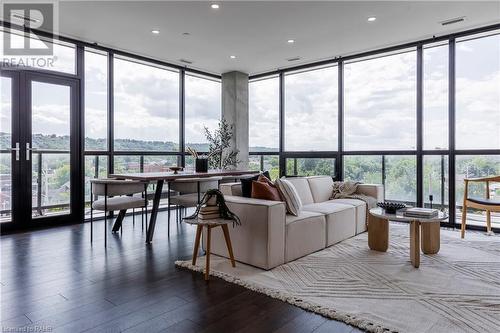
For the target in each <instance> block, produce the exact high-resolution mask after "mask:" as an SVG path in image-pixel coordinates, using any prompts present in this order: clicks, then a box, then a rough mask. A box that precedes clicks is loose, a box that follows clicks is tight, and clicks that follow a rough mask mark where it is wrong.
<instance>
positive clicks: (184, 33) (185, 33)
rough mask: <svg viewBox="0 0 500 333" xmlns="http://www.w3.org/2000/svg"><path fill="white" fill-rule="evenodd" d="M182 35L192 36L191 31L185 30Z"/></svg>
mask: <svg viewBox="0 0 500 333" xmlns="http://www.w3.org/2000/svg"><path fill="white" fill-rule="evenodd" d="M182 35H183V36H190V35H191V34H190V33H189V32H183V33H182Z"/></svg>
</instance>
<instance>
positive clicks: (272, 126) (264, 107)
mask: <svg viewBox="0 0 500 333" xmlns="http://www.w3.org/2000/svg"><path fill="white" fill-rule="evenodd" d="M279 86H280V85H279V77H278V76H271V77H264V78H260V79H257V80H253V81H251V82H250V83H249V85H248V90H249V91H248V104H249V151H250V156H249V168H250V169H251V170H261V171H269V172H270V175H271V178H273V179H274V178H277V177H278V176H279V157H278V155H275V153H277V152H278V151H279V146H280V130H279V104H280V102H279Z"/></svg>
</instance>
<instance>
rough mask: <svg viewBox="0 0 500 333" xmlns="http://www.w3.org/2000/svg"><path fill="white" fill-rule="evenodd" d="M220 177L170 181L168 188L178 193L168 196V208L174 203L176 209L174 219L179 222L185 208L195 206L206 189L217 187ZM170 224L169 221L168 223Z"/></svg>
mask: <svg viewBox="0 0 500 333" xmlns="http://www.w3.org/2000/svg"><path fill="white" fill-rule="evenodd" d="M221 180H222V177H206V178H203V177H202V178H189V179H176V180H175V181H173V182H171V183H170V189H172V190H173V191H176V192H177V193H179V194H178V195H175V196H172V197H170V202H169V203H168V209H169V211H170V209H171V206H172V205H174V206H175V209H176V220H177V222H180V221H181V219H182V216H183V213H185V212H186V210H187V208H190V207H196V206H197V205H198V203H199V202H200V200H201V198H203V195H204V194H205V192H206V191H208V190H210V189H218V188H219V185H220V181H221ZM169 224H170V223H169ZM168 234H169V235H170V225H169V226H168Z"/></svg>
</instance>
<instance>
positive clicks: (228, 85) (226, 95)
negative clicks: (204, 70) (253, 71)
mask: <svg viewBox="0 0 500 333" xmlns="http://www.w3.org/2000/svg"><path fill="white" fill-rule="evenodd" d="M222 118H223V119H225V120H226V121H227V122H228V123H229V124H230V125H233V129H234V135H233V140H232V141H233V142H232V147H233V148H235V149H237V150H239V154H238V159H239V160H240V161H241V162H240V163H239V164H238V169H248V74H245V73H241V72H228V73H224V74H222Z"/></svg>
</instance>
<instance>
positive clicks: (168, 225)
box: [167, 182, 170, 237]
mask: <svg viewBox="0 0 500 333" xmlns="http://www.w3.org/2000/svg"><path fill="white" fill-rule="evenodd" d="M167 200H168V213H167V234H168V237H170V182H167Z"/></svg>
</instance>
